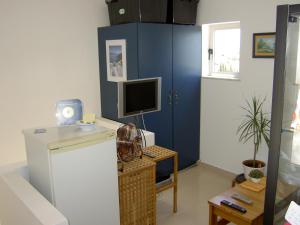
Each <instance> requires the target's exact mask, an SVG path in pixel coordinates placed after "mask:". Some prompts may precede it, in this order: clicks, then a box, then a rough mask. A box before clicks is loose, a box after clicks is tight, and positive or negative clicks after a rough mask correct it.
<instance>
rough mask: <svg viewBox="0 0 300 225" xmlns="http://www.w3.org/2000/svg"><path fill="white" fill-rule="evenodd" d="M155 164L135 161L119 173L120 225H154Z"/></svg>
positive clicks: (148, 161) (126, 165)
mask: <svg viewBox="0 0 300 225" xmlns="http://www.w3.org/2000/svg"><path fill="white" fill-rule="evenodd" d="M155 173H156V163H155V162H152V161H150V160H148V159H145V158H143V159H135V160H134V161H131V162H128V163H124V164H123V171H122V172H119V202H120V222H121V225H156V191H155V176H156V175H155Z"/></svg>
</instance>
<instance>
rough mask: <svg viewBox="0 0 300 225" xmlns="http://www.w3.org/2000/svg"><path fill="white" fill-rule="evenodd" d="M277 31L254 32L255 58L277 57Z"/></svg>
mask: <svg viewBox="0 0 300 225" xmlns="http://www.w3.org/2000/svg"><path fill="white" fill-rule="evenodd" d="M275 42H276V33H255V34H253V53H252V57H253V58H274V57H275Z"/></svg>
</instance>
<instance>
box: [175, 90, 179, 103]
mask: <svg viewBox="0 0 300 225" xmlns="http://www.w3.org/2000/svg"><path fill="white" fill-rule="evenodd" d="M174 98H175V105H178V101H179V95H178V94H177V92H175V94H174Z"/></svg>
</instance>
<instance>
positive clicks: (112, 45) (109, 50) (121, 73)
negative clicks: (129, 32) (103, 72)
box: [106, 39, 127, 82]
mask: <svg viewBox="0 0 300 225" xmlns="http://www.w3.org/2000/svg"><path fill="white" fill-rule="evenodd" d="M106 65H107V81H112V82H121V81H126V80H127V62H126V40H125V39H121V40H107V41H106Z"/></svg>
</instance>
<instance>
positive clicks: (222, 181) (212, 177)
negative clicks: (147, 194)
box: [157, 164, 233, 225]
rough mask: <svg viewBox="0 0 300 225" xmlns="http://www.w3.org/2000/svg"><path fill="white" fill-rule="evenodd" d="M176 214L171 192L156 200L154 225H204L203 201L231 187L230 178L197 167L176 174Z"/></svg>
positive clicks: (201, 166) (203, 167)
mask: <svg viewBox="0 0 300 225" xmlns="http://www.w3.org/2000/svg"><path fill="white" fill-rule="evenodd" d="M178 179H179V183H178V212H177V213H176V214H173V212H172V209H173V208H172V196H173V195H172V189H171V190H167V191H165V192H162V193H160V194H159V195H158V198H157V225H208V204H207V200H208V199H210V198H211V197H213V196H215V195H217V194H219V193H221V192H223V191H225V190H226V189H228V188H230V187H231V182H232V179H233V175H231V174H229V173H226V172H223V171H220V170H218V169H215V168H212V167H209V166H206V165H203V164H200V165H198V166H195V167H192V168H190V169H187V170H184V171H182V172H180V173H179V178H178Z"/></svg>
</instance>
